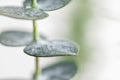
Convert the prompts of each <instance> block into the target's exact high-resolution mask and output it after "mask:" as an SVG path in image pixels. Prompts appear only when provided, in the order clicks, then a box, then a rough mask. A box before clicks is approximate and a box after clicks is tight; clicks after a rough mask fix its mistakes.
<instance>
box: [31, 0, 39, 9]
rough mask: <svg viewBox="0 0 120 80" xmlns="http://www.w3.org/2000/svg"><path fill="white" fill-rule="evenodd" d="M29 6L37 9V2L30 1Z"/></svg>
mask: <svg viewBox="0 0 120 80" xmlns="http://www.w3.org/2000/svg"><path fill="white" fill-rule="evenodd" d="M31 6H32V8H37V7H38V5H37V0H32V2H31Z"/></svg>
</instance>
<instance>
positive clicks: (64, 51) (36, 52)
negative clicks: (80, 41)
mask: <svg viewBox="0 0 120 80" xmlns="http://www.w3.org/2000/svg"><path fill="white" fill-rule="evenodd" d="M24 52H25V53H26V54H28V55H31V56H36V57H52V56H75V55H77V53H78V47H77V45H76V44H74V43H73V42H70V41H68V40H48V41H47V40H46V41H45V40H40V41H37V42H33V43H31V44H29V45H27V47H26V48H25V49H24Z"/></svg>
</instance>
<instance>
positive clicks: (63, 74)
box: [35, 61, 77, 80]
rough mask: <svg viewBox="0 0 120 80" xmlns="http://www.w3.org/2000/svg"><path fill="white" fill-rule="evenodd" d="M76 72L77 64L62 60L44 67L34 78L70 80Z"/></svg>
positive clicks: (39, 79)
mask: <svg viewBox="0 0 120 80" xmlns="http://www.w3.org/2000/svg"><path fill="white" fill-rule="evenodd" d="M76 73H77V66H76V64H75V63H74V62H73V61H63V62H59V63H57V64H54V65H52V66H49V67H47V68H44V69H43V70H42V74H41V76H39V77H38V78H37V79H35V80H71V78H72V77H74V76H75V74H76Z"/></svg>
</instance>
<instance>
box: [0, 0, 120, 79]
mask: <svg viewBox="0 0 120 80" xmlns="http://www.w3.org/2000/svg"><path fill="white" fill-rule="evenodd" d="M74 1H75V0H74ZM74 1H73V3H74ZM92 2H93V3H92V4H93V14H94V15H93V18H92V19H91V21H90V23H89V24H88V28H87V30H86V42H87V43H88V44H89V45H90V47H91V49H92V58H91V59H90V61H89V62H88V64H86V68H85V70H84V72H83V73H82V74H81V75H80V78H79V79H80V80H120V76H119V74H120V5H119V4H120V1H119V0H93V1H92ZM21 3H22V0H11V1H10V0H0V4H1V5H0V6H5V5H17V6H20V5H21ZM71 7H73V5H72V3H71V4H70V5H68V6H67V7H65V8H63V9H60V10H58V11H54V12H49V13H50V17H49V18H47V19H44V20H42V21H39V22H38V26H40V27H39V31H40V32H41V33H43V34H45V35H47V36H48V37H49V38H51V37H52V38H54V37H57V36H62V35H66V36H67V35H69V34H67V33H69V30H67V28H68V27H66V26H67V23H68V22H67V19H69V18H68V16H67V15H65V14H68V12H69V11H70V10H71ZM8 28H9V29H13V28H17V29H21V28H22V29H24V30H25V29H26V30H28V31H30V30H32V24H31V21H25V20H17V19H12V18H8V17H4V16H0V31H2V30H5V29H8ZM61 32H62V33H66V34H58V33H61ZM23 48H24V47H17V48H13V47H12V48H11V47H6V46H2V45H0V78H13V77H23V78H30V76H31V75H32V73H33V70H34V58H32V57H31V56H28V55H26V54H24V53H23V51H22V49H23ZM57 60H58V58H44V59H43V58H42V60H41V65H42V67H44V66H46V65H47V64H50V63H53V62H54V61H57Z"/></svg>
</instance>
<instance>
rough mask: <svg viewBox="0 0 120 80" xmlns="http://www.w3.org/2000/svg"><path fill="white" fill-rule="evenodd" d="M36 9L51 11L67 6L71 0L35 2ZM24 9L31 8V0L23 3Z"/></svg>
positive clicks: (39, 0)
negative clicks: (36, 4)
mask: <svg viewBox="0 0 120 80" xmlns="http://www.w3.org/2000/svg"><path fill="white" fill-rule="evenodd" d="M37 1H38V7H39V8H40V9H42V10H44V11H52V10H56V9H59V8H62V7H64V6H65V5H67V4H68V3H69V2H70V1H71V0H37ZM24 7H26V8H31V0H25V1H24Z"/></svg>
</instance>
